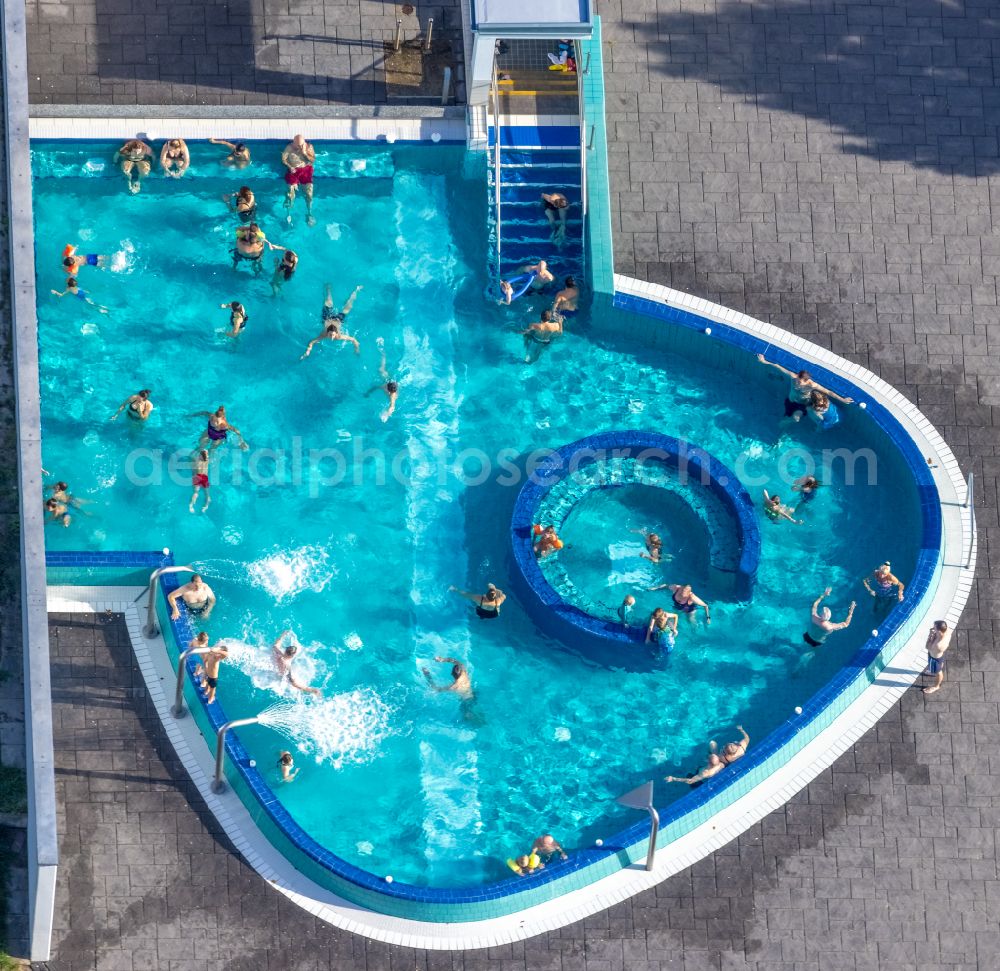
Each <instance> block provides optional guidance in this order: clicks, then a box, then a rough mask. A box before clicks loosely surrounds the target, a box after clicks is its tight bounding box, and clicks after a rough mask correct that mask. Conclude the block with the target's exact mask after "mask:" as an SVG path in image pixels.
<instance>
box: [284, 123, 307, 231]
mask: <svg viewBox="0 0 1000 971" xmlns="http://www.w3.org/2000/svg"><path fill="white" fill-rule="evenodd" d="M315 163H316V149H314V148H313V147H312V145H310V144H309V142H307V141H306V140H305V138H303V137H302V136H301V135H296V136H295V137H294V138H293V139H292V140H291V141H290V142H289V143H288V144H287V145H286V146H285V150H284V151H283V152H282V153H281V164H282V165H284V166H285V169H286V170H287V171H286V172H285V183H286V185H287V186H288V193H287V194H286V195H285V208H286V209H287V210H288V215H287V217H286V219H285V221H286V222H287V223H288V225H289V226H291V224H292V204H293V203H294V202H295V193H296V191H297V190H298V187H299V186H302V195H303V196H305V200H306V225H307V226H315V225H316V220H315V219H314V218H313V214H312V204H313V166H314V165H315Z"/></svg>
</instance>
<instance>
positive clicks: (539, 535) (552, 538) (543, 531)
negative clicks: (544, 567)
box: [533, 523, 563, 560]
mask: <svg viewBox="0 0 1000 971" xmlns="http://www.w3.org/2000/svg"><path fill="white" fill-rule="evenodd" d="M534 533H535V537H536V538H535V543H534V547H533V549H534V551H535V556H537V557H538V558H539V559H540V560H544V559H545V557H546V556H549V555H550V554H551V553H556V552H558V551H559V550H561V549H562V548H563V541H562V540H561V539H560V538H559V537H558V536H557V535H556V528H555V526H545V527H544V528H543V527H542V526H541V524H539V523H536V524H535V527H534Z"/></svg>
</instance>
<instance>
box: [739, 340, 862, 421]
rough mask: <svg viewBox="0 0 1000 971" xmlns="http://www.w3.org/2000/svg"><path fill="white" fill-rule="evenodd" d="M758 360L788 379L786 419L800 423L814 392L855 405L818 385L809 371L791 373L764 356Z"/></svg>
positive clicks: (848, 399)
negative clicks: (820, 392)
mask: <svg viewBox="0 0 1000 971" xmlns="http://www.w3.org/2000/svg"><path fill="white" fill-rule="evenodd" d="M757 360H758V361H760V363H761V364H766V365H767V366H768V367H773V368H774V369H775V371H780V372H781V373H782V374H784V375H786V376H787V377H788V379H789V382H790V383H789V386H788V393H787V394H786V395H785V417H786V418H791V419H792V420H793V421H799V420H800V419H801V418H802V416H803V415H804V414H806V413H807V411H808V408H809V402H810V400H811V399H812V393H813V392H814V391H822V392H823V393H824V394H825V395H828V396H829V397H831V398H833V399H834V400H835V401H839V402H840V403H841V404H844V405H850V404H853V403H854V399H853V398H841V397H840V395H839V394H835V393H834V392H833V391H831V390H830V389H829V388H824V387H823V385H821V384H817V383H816V382H815V381H813V379H812V375H811V374H810V373H809V372H808V371H804V370H803V371H799V372H797V373H796V372H795V371H789V370H788V368H786V367H782V366H781V365H780V364H775V363H774V362H773V361H768V360H767V359H766V358H765V357H764V355H763V354H758V355H757Z"/></svg>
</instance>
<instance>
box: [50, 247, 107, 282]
mask: <svg viewBox="0 0 1000 971" xmlns="http://www.w3.org/2000/svg"><path fill="white" fill-rule="evenodd" d="M62 255H63V258H62V264H61V269H62V271H63V272H64V273H68V274H69V275H70V276H76V274H77V271H78V270H79V269H80V267H81V266H96V267H99V268H102V269H103V268H104V267H105V266H106V265H107V262H108V258H107V257H106V256H101V254H100V253H87V254H86V255H85V256H77V255H76V244H75V243H67V244H66V246H65V247H64V248H63V254H62Z"/></svg>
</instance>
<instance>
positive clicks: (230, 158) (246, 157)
mask: <svg viewBox="0 0 1000 971" xmlns="http://www.w3.org/2000/svg"><path fill="white" fill-rule="evenodd" d="M209 142H210V143H211V144H212V145H221V146H222V147H223V148H228V149H229V154H228V155H227V156H226V157H225V158H220V159H219V164H220V165H228V166H231V167H232V168H234V169H245V168H246V167H247V166H248V165H249V164H250V149H249V148H247V147H246V145H244V144H243V142H227V141H223V139H221V138H210V139H209Z"/></svg>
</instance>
